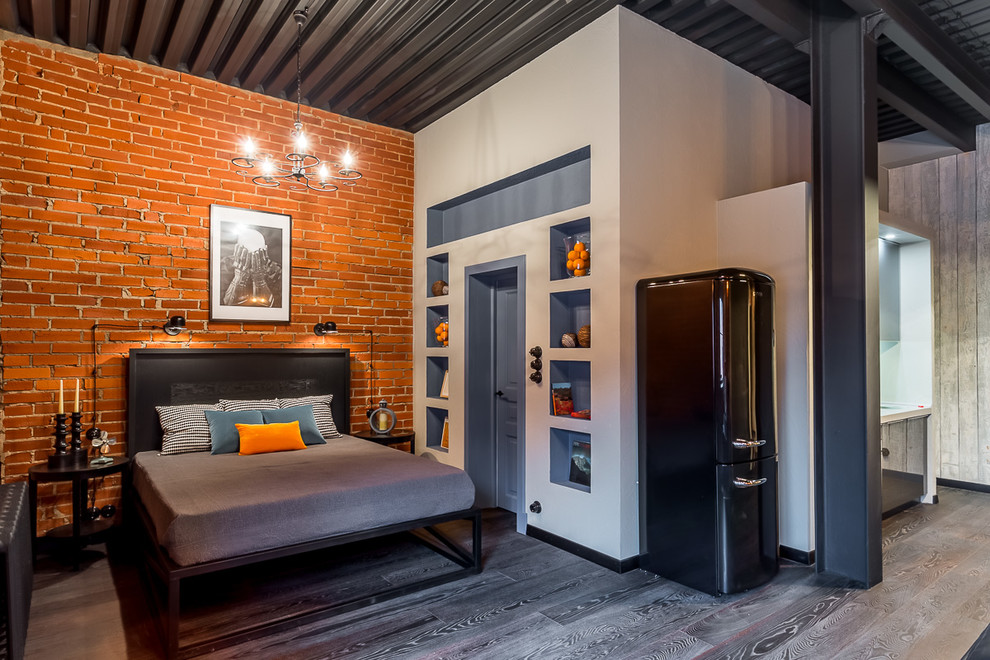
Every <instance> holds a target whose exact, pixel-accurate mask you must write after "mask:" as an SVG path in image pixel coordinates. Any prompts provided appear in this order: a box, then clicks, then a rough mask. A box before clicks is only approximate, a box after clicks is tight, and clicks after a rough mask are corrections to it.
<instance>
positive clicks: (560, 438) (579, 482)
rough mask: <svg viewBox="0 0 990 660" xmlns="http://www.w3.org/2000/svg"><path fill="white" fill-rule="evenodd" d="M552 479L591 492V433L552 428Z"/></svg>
mask: <svg viewBox="0 0 990 660" xmlns="http://www.w3.org/2000/svg"><path fill="white" fill-rule="evenodd" d="M550 481H551V482H552V483H555V484H558V485H560V486H567V487H568V488H574V489H575V490H581V491H584V492H585V493H590V492H591V434H589V433H581V432H580V431H569V430H566V429H559V428H551V429H550Z"/></svg>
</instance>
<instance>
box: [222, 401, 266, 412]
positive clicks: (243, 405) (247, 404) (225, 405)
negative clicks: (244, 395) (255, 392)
mask: <svg viewBox="0 0 990 660" xmlns="http://www.w3.org/2000/svg"><path fill="white" fill-rule="evenodd" d="M274 408H278V399H220V403H218V404H217V410H223V411H225V412H233V411H235V410H271V409H274Z"/></svg>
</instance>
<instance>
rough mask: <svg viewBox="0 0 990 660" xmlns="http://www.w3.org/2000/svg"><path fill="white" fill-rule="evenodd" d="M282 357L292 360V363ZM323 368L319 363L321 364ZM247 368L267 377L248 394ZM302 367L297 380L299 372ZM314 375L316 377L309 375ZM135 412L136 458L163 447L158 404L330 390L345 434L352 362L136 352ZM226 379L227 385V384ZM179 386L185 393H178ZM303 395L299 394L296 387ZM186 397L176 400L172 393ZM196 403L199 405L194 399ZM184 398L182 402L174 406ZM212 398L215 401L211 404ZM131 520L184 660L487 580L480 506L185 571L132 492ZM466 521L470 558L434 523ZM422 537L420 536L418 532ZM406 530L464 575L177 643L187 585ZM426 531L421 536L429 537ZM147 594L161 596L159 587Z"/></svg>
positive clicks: (333, 356)
mask: <svg viewBox="0 0 990 660" xmlns="http://www.w3.org/2000/svg"><path fill="white" fill-rule="evenodd" d="M285 358H289V359H288V360H286V359H285ZM321 361H322V364H321ZM283 362H288V363H289V364H290V368H291V370H292V376H293V379H292V381H293V382H294V383H295V385H293V386H292V388H291V389H290V390H289V391H287V390H286V389H285V386H286V385H285V383H286V382H288V381H286V380H284V379H285V374H286V371H285V369H282V368H281V367H280V365H281V363H283ZM245 363H246V364H250V365H251V369H250V373H251V374H255V375H257V374H264V375H265V377H264V378H262V379H261V380H257V379H256V380H252V381H250V382H249V383H248V389H249V392H245V376H244V374H245V372H244V365H245ZM300 368H301V369H302V371H303V372H302V373H299V372H298V371H297V369H300ZM307 372H311V373H307ZM128 374H129V383H128V387H129V405H128V454H129V455H130V456H132V457H133V456H134V454H136V453H137V452H138V451H145V450H148V449H151V448H158V447H160V446H161V432H160V430H159V431H158V432H157V434H155V433H151V434H149V428H153V427H151V426H149V422H148V416H149V414H150V415H151V416H153V417H155V423H156V424H157V417H156V416H155V415H153V413H154V410H153V408H154V406H155V405H165V404H177V403H197V402H198V403H203V402H206V401H205V399H204V398H203V397H226V396H230V395H231V394H240V396H244V395H245V394H246V393H249V394H250V395H251V396H258V397H269V396H278V395H282V396H286V395H288V394H291V395H293V396H299V395H304V394H306V393H307V390H309V392H308V393H316V392H317V391H319V392H320V393H325V392H326V391H327V388H328V387H331V388H332V389H331V391H332V393H333V394H334V404H335V405H334V406H333V408H334V417H335V419H336V421H337V423H338V427H339V428H340V429H341V430H342V431H344V430H347V429H348V428H349V423H348V413H349V401H350V397H349V395H350V384H349V376H350V355H349V352H348V351H347V350H346V349H327V350H320V349H276V350H269V349H262V350H258V349H251V350H248V349H245V350H241V349H196V350H188V349H184V350H179V351H175V350H170V349H134V350H132V351H131V354H130V365H129V369H128ZM228 379H230V380H228ZM175 383H181V385H182V387H179V388H175V387H172V385H174V384H175ZM300 388H301V389H300ZM177 391H178V392H180V394H179V397H177V396H176V392H177ZM197 397H199V398H200V400H199V401H194V400H193V399H196V398H197ZM177 398H181V400H177ZM213 400H215V398H214V399H213ZM129 501H130V505H129V507H130V509H131V512H132V513H133V514H136V515H132V516H129V520H131V521H135V520H137V521H139V522H140V533H139V537H140V539H141V541H140V543H141V547H142V550H143V554H144V556H145V559H146V562H145V564H146V565H147V567H148V568H149V569H150V570H149V571H148V578H149V583H150V582H151V580H150V578H151V577H152V575H151V574H154V577H156V578H157V579H158V580H159V581H160V582H161V583H162V584H163V586H164V587H165V596H164V603H162V602H161V601H162V600H163V599H162V598H160V597H158V596H157V595H156V594H155V593H153V594H152V595H153V596H154V597H153V598H152V599H151V601H152V602H153V603H154V604H155V605H156V606H157V610H158V612H157V616H156V620H157V623H158V628H159V632H160V634H161V635H162V640H163V643H164V645H165V651H166V655H167V657H168V658H170V659H171V658H188V657H192V656H195V655H199V654H202V653H206V652H209V651H212V650H216V649H218V648H223V647H227V646H231V645H233V644H238V643H241V642H244V641H248V640H251V639H256V638H258V637H262V636H264V635H267V634H271V633H273V632H276V631H279V630H285V629H287V628H290V627H295V626H299V625H303V624H305V623H309V622H313V621H317V620H319V619H322V618H325V617H328V616H331V615H334V614H340V613H343V612H348V611H352V610H356V609H360V608H361V607H365V606H367V605H372V604H374V603H379V602H382V601H385V600H389V599H392V598H397V597H399V596H404V595H406V594H410V593H413V592H416V591H421V590H423V589H428V588H430V587H434V586H437V585H440V584H445V583H447V582H452V581H454V580H458V579H461V578H462V577H466V576H468V575H475V574H478V573H480V572H481V510H480V509H477V508H473V509H465V510H462V511H455V512H452V513H447V514H443V515H439V516H430V517H427V518H420V519H417V520H410V521H407V522H403V523H397V524H393V525H388V526H386V527H378V528H375V529H369V530H363V531H359V532H351V533H349V534H342V535H337V536H332V537H328V538H323V539H316V540H313V541H308V542H305V543H297V544H294V545H289V546H285V547H281V548H273V549H270V550H263V551H259V552H253V553H249V554H245V555H239V556H236V557H230V558H226V559H219V560H214V561H208V562H202V563H199V564H193V565H191V566H180V565H178V564H176V563H175V562H173V561H172V560H171V559H170V558H169V557H168V556H167V555H166V554H165V552H164V551H163V549H162V548H161V546H160V545H159V544H158V543H157V541H156V536H155V533H154V526H153V524H152V523H151V519H150V517H149V515H148V513H147V511H145V509H144V507H143V506H141V505H140V503H139V500H138V499H137V497H136V496H135V494H134V493H131V496H130V500H129ZM458 520H466V521H469V522H470V523H471V527H472V529H471V539H472V548H471V551H470V552H468V551H467V550H465V549H464V548H462V547H461V546H460V545H458V544H457V543H456V542H455V541H453V540H451V539H449V538H447V537H446V536H445V535H444V534H442V533H441V532H440V531H439V530H437V529H436V528H435V525H438V524H441V523H445V522H452V521H458ZM417 531H418V533H417ZM400 532H409V533H411V534H412V535H413V536H414V537H415V538H416V540H418V541H419V542H421V543H422V544H423V545H425V546H426V547H428V548H430V549H431V550H433V551H434V552H437V553H438V554H440V555H441V556H443V557H445V558H446V559H448V560H450V561H452V562H454V563H455V564H457V565H458V566H460V567H461V568H459V569H457V570H451V571H449V572H446V573H444V574H442V575H437V576H433V577H429V578H425V579H423V580H418V581H416V582H413V583H409V584H404V585H401V586H396V587H389V588H385V589H382V590H379V591H375V592H373V593H370V594H367V595H363V596H358V597H353V598H349V599H346V600H343V601H341V602H338V603H333V604H330V605H324V606H320V607H316V608H312V609H309V610H306V611H304V612H299V613H295V614H291V615H285V616H279V617H276V618H274V619H270V620H268V621H263V622H260V623H256V624H253V625H249V626H244V627H240V628H237V629H235V630H231V631H228V632H222V633H219V634H217V635H215V636H213V637H210V638H209V639H203V640H200V641H196V642H194V643H191V644H187V645H186V646H181V645H180V639H179V623H180V615H181V612H180V594H181V584H182V581H183V580H185V579H186V578H190V577H195V576H199V575H206V574H209V573H216V572H218V571H224V570H228V569H232V568H236V567H239V566H246V565H250V564H255V563H259V562H264V561H268V560H273V559H279V558H284V557H290V556H293V555H298V554H302V553H306V552H311V551H315V550H322V549H326V548H331V547H335V546H341V545H346V544H349V543H354V542H357V541H364V540H368V539H373V538H379V537H383V536H388V535H390V534H396V533H400ZM424 532H425V533H424ZM148 586H149V591H150V592H155V591H156V590H155V589H154V585H153V584H149V585H148Z"/></svg>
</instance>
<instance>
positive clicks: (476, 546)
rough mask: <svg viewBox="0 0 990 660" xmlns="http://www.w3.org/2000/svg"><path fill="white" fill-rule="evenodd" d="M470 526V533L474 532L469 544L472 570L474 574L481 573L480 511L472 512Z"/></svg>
mask: <svg viewBox="0 0 990 660" xmlns="http://www.w3.org/2000/svg"><path fill="white" fill-rule="evenodd" d="M471 525H472V526H473V529H472V530H471V531H472V532H474V534H473V536H474V538H473V542H472V544H471V545H472V553H473V559H474V566H473V567H472V568H474V572H475V573H480V572H481V511H475V512H474V517H473V518H472V519H471Z"/></svg>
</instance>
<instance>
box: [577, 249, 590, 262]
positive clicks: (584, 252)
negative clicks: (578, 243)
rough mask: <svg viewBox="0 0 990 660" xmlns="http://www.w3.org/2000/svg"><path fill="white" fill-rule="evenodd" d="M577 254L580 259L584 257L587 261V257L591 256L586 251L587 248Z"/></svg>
mask: <svg viewBox="0 0 990 660" xmlns="http://www.w3.org/2000/svg"><path fill="white" fill-rule="evenodd" d="M579 256H580V258H581V259H584V260H585V261H587V260H588V257H589V256H591V255H590V254H588V251H587V250H581V254H580V255H579Z"/></svg>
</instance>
